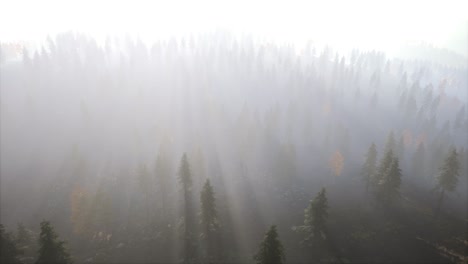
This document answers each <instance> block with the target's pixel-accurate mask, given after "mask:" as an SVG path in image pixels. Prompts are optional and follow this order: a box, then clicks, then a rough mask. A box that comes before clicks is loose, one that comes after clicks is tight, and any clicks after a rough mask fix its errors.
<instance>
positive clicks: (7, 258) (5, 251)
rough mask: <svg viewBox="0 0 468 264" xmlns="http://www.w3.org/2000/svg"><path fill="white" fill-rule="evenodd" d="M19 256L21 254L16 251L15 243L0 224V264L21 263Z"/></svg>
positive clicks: (19, 251)
mask: <svg viewBox="0 0 468 264" xmlns="http://www.w3.org/2000/svg"><path fill="white" fill-rule="evenodd" d="M20 254H22V252H21V250H19V249H18V246H17V244H16V241H15V240H14V239H13V237H12V236H11V234H10V233H7V232H6V231H5V228H4V227H3V225H2V224H0V263H12V264H15V263H21V262H20V260H19V256H20Z"/></svg>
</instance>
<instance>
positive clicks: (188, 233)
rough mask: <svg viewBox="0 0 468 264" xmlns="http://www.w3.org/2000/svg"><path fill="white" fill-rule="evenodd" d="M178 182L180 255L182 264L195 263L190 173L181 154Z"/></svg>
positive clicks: (195, 245) (195, 242)
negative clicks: (181, 226)
mask: <svg viewBox="0 0 468 264" xmlns="http://www.w3.org/2000/svg"><path fill="white" fill-rule="evenodd" d="M179 182H180V184H181V185H182V195H183V200H184V207H183V223H182V224H183V246H182V255H183V262H184V263H193V262H196V261H197V244H198V243H197V239H196V235H195V229H196V224H195V214H194V207H193V203H192V200H193V199H192V198H193V197H192V173H191V171H190V164H189V162H188V158H187V154H185V153H184V154H183V156H182V159H181V161H180V167H179Z"/></svg>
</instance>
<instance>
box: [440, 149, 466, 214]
mask: <svg viewBox="0 0 468 264" xmlns="http://www.w3.org/2000/svg"><path fill="white" fill-rule="evenodd" d="M439 170H440V173H439V175H437V186H436V189H438V190H439V192H440V196H439V202H438V205H437V212H438V211H439V210H440V207H441V206H442V202H443V200H444V196H445V192H453V191H454V190H455V188H456V187H457V183H458V176H459V173H460V172H459V171H460V162H459V161H458V153H457V150H456V149H453V150H452V151H451V152H450V154H449V156H448V157H447V158H446V159H445V161H444V165H443V166H442V167H441V168H440V169H439Z"/></svg>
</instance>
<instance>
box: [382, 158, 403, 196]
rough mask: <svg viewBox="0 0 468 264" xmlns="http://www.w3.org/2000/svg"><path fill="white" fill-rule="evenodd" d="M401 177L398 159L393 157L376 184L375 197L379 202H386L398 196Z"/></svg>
mask: <svg viewBox="0 0 468 264" xmlns="http://www.w3.org/2000/svg"><path fill="white" fill-rule="evenodd" d="M401 177H402V174H401V169H400V164H399V160H398V158H394V159H393V160H392V163H391V165H390V167H389V168H388V169H387V171H386V172H385V173H384V174H383V177H382V178H381V179H380V182H379V184H378V193H377V197H378V198H379V200H380V201H381V202H383V203H385V204H388V203H390V202H392V201H394V200H395V198H397V197H399V195H400V185H401Z"/></svg>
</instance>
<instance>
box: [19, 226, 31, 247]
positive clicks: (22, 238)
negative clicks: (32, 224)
mask: <svg viewBox="0 0 468 264" xmlns="http://www.w3.org/2000/svg"><path fill="white" fill-rule="evenodd" d="M30 240H31V236H30V235H29V233H28V230H26V227H25V226H24V224H23V223H18V226H17V236H16V241H17V242H18V245H25V244H28V243H29V242H30Z"/></svg>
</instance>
